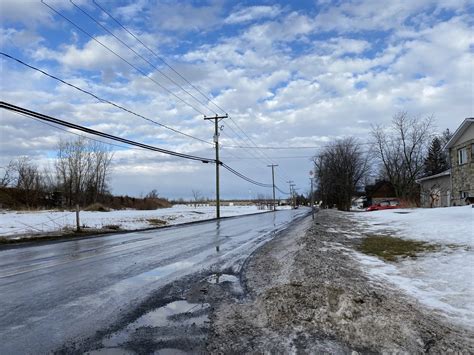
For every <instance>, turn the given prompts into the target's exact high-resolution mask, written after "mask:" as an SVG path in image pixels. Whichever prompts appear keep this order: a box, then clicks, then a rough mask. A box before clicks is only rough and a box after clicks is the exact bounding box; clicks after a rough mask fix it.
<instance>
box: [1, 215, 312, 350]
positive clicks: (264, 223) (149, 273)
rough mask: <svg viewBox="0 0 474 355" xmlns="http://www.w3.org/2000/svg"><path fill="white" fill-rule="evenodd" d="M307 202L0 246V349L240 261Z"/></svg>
mask: <svg viewBox="0 0 474 355" xmlns="http://www.w3.org/2000/svg"><path fill="white" fill-rule="evenodd" d="M308 212H309V210H308V209H299V210H284V211H278V212H277V213H264V214H258V215H252V216H243V217H238V218H230V219H223V220H221V221H209V222H204V223H199V224H192V225H185V226H176V227H172V228H167V229H161V230H154V231H146V232H136V233H127V234H116V235H109V236H103V237H100V238H88V239H82V240H72V241H67V242H60V243H48V244H36V245H31V246H26V247H22V248H16V249H6V250H0V310H1V312H0V339H1V341H0V354H15V353H22V354H25V353H45V352H50V351H53V350H55V349H57V348H58V347H60V346H61V345H63V344H64V343H65V342H66V341H69V340H73V339H76V340H77V339H80V338H85V337H88V336H91V335H93V334H94V333H95V331H96V330H99V329H104V328H105V327H107V326H109V325H111V324H113V323H114V322H115V321H116V320H117V319H118V317H119V316H120V314H121V313H122V312H123V310H125V309H126V310H130V308H131V307H133V306H134V305H136V304H138V303H139V302H140V301H142V300H144V299H146V297H147V296H149V295H150V294H151V292H153V291H156V290H157V289H159V288H160V287H162V286H164V285H166V284H167V283H169V282H170V281H173V280H176V279H178V278H180V277H182V276H185V275H189V274H192V273H194V272H197V271H200V270H203V269H207V268H211V267H212V268H213V269H214V268H215V267H216V265H217V266H218V267H219V268H221V269H222V270H224V269H225V268H229V267H232V268H234V269H236V270H237V269H238V268H240V266H241V265H242V263H243V262H244V260H245V259H246V258H247V257H248V256H249V255H250V253H251V252H253V251H254V250H255V249H256V248H257V247H258V246H260V245H262V244H263V243H265V242H266V241H267V240H269V239H270V238H272V237H273V236H274V234H275V232H276V231H278V230H281V229H284V228H285V227H286V226H288V224H289V223H290V222H291V221H294V220H295V219H297V218H299V217H302V216H303V215H305V214H307V213H308Z"/></svg>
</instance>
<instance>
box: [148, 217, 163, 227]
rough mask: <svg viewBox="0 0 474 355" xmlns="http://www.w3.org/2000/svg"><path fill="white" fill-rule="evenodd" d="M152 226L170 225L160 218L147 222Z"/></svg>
mask: <svg viewBox="0 0 474 355" xmlns="http://www.w3.org/2000/svg"><path fill="white" fill-rule="evenodd" d="M146 221H147V222H148V223H149V224H151V225H152V226H157V227H158V226H166V225H167V224H168V222H167V221H165V220H163V219H159V218H149V219H147V220H146Z"/></svg>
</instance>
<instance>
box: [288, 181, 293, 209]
mask: <svg viewBox="0 0 474 355" xmlns="http://www.w3.org/2000/svg"><path fill="white" fill-rule="evenodd" d="M287 183H288V184H289V185H290V199H291V204H290V206H291V205H292V204H293V188H292V186H293V180H289V181H287Z"/></svg>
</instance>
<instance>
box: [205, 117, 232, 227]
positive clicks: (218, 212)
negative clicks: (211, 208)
mask: <svg viewBox="0 0 474 355" xmlns="http://www.w3.org/2000/svg"><path fill="white" fill-rule="evenodd" d="M227 117H229V116H228V115H227V113H226V114H225V115H224V116H218V115H215V116H214V117H206V116H204V119H205V120H214V144H215V145H216V218H217V219H219V218H221V200H220V196H219V165H220V164H221V162H220V161H219V121H220V120H223V119H224V118H227Z"/></svg>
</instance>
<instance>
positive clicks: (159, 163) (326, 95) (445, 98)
mask: <svg viewBox="0 0 474 355" xmlns="http://www.w3.org/2000/svg"><path fill="white" fill-rule="evenodd" d="M465 4H466V3H465V2H456V1H450V2H443V4H442V5H441V3H438V2H432V1H427V0H422V1H419V2H398V3H397V2H393V3H383V4H382V3H380V2H377V1H357V2H355V1H354V2H341V3H340V5H336V6H333V5H330V4H328V3H325V4H323V5H324V6H323V7H322V10H321V12H320V13H319V14H317V15H314V14H312V13H311V11H308V12H305V13H303V12H301V11H300V12H298V11H291V10H288V9H289V8H290V7H289V6H288V7H287V8H285V10H282V9H281V8H280V7H278V6H256V7H246V8H240V7H239V8H238V10H236V11H234V12H233V13H229V14H224V13H223V11H224V10H223V7H221V6H220V5H218V4H216V3H210V4H209V5H202V6H192V5H190V4H180V5H179V7H180V9H182V11H176V6H174V5H172V4H171V3H158V4H156V6H154V7H153V9H152V11H154V15H156V16H157V17H156V19H155V21H156V22H157V23H160V27H161V30H163V29H164V30H165V31H166V32H170V34H169V36H165V37H163V34H162V31H161V30H156V29H155V30H151V29H148V31H144V30H143V29H142V31H141V32H140V28H142V27H140V25H139V24H138V23H139V21H135V20H133V24H134V26H136V28H137V29H136V31H134V32H140V33H142V35H143V36H145V38H146V41H147V43H149V44H150V45H152V46H153V48H154V49H155V48H158V47H159V46H158V44H157V43H159V42H160V41H161V39H162V38H166V39H167V40H171V38H174V39H175V41H176V43H177V45H176V47H173V49H174V50H175V51H174V52H173V55H169V54H168V55H167V53H166V52H164V53H161V52H160V55H161V54H162V55H163V57H164V58H166V60H167V61H168V62H170V63H172V64H173V65H174V67H175V68H176V69H178V70H179V72H181V73H182V74H183V75H184V76H185V77H186V78H188V79H189V80H191V81H192V82H193V84H194V85H196V86H199V87H200V88H202V90H203V91H204V92H206V93H209V95H212V97H213V100H214V101H215V102H216V103H217V104H218V105H219V106H222V107H223V108H224V109H225V110H226V111H227V112H228V113H229V114H230V115H231V116H232V117H233V119H234V120H235V121H236V122H237V123H238V125H239V126H240V127H241V128H242V129H243V130H244V131H245V132H246V133H247V134H248V135H249V136H250V137H251V138H252V139H253V140H254V141H255V142H257V143H258V144H260V145H304V144H308V143H311V144H313V145H318V144H320V143H323V142H327V141H330V140H331V139H334V138H335V137H344V136H347V135H356V136H358V137H359V138H360V139H361V140H363V141H366V140H367V139H368V131H369V130H370V124H371V123H384V122H388V121H389V120H390V119H391V117H392V116H393V114H395V113H396V112H397V111H399V110H407V111H408V112H409V113H411V114H413V115H420V116H425V115H429V114H432V113H433V114H434V115H435V117H436V119H437V123H438V127H440V129H443V128H445V127H449V128H451V129H454V128H456V125H457V124H458V123H459V122H460V121H461V119H462V118H464V117H466V116H472V115H473V113H474V112H473V102H472V96H473V75H474V74H473V73H474V68H473V62H474V61H473V54H472V48H473V46H474V43H473V39H472V24H471V22H472V21H471V20H470V18H468V17H467V14H466V13H465V12H463V11H462V10H459V8H456V6H459V7H460V8H461V9H462V7H463V6H465ZM134 5H136V6H134ZM141 6H142V4H140V3H137V4H130V5H129V6H128V7H125V8H122V9H121V11H122V12H123V15H124V16H123V17H122V18H123V19H124V21H126V17H125V14H126V13H127V11H128V13H130V14H133V13H134V14H137V13H138V12H137V11H140V8H141ZM441 7H443V8H448V7H449V8H450V9H452V10H453V11H454V12H456V13H458V15H456V16H454V17H452V18H451V19H445V18H443V17H437V15H436V13H437V12H439V11H440V10H439V9H440V8H441ZM263 8H266V9H267V8H268V9H267V10H268V11H263V10H262V9H263ZM148 15H149V13H148V12H147V13H146V14H145V15H144V16H145V17H147V16H148ZM222 15H226V16H222ZM219 18H226V19H227V20H226V21H227V22H228V23H231V22H232V23H233V24H235V25H236V26H240V27H239V30H238V31H236V32H232V34H229V33H227V32H225V30H223V29H225V26H224V27H219V26H220V25H217V23H218V22H219V21H221V22H222V20H219ZM259 19H264V21H257V20H259ZM131 20H132V19H131ZM144 21H148V19H147V18H146V19H143V22H144ZM229 21H230V22H229ZM252 21H256V22H252ZM128 23H130V22H128ZM214 25H216V26H218V27H219V31H220V32H219V33H220V36H219V37H218V38H217V39H215V36H211V37H212V40H209V41H205V39H206V34H205V33H203V32H201V33H199V34H197V33H196V36H199V39H200V41H199V43H201V42H203V43H204V44H201V45H198V44H195V43H189V42H186V43H184V42H179V40H180V39H182V38H188V37H187V36H189V33H187V31H197V30H200V31H209V32H210V31H214V30H215V27H213V26H214ZM332 30H333V31H334V32H331V31H332ZM366 30H367V31H369V32H370V34H371V35H374V36H375V37H376V39H374V36H365V35H364V33H365V32H364V31H366ZM374 30H375V31H374ZM379 30H386V32H384V33H381V32H380V31H379ZM4 33H5V34H6V36H7V37H8V38H12V37H14V36H20V34H21V35H22V36H26V37H28V36H29V35H31V34H32V32H31V31H28V30H25V29H24V28H23V29H20V28H15V27H11V28H10V27H8V29H4ZM374 33H375V34H374ZM32 36H33V37H31V38H32V40H34V39H35V38H37V40H36V42H35V43H36V44H35V47H34V52H33V53H34V57H33V59H37V60H40V59H41V60H48V61H47V62H45V63H48V66H47V68H50V69H52V70H53V71H55V69H56V70H58V66H54V65H53V64H51V61H53V62H57V63H58V64H59V67H60V71H61V76H64V77H65V78H66V79H67V80H69V81H72V82H74V83H76V84H77V85H79V86H81V87H84V88H88V89H89V90H91V91H93V92H96V93H98V94H99V95H100V96H104V97H107V98H110V99H112V101H117V102H119V103H121V104H122V105H123V106H126V107H127V108H130V109H132V110H134V111H137V112H139V113H140V114H143V115H145V116H147V117H150V118H153V119H155V120H157V121H159V122H162V123H164V124H168V125H170V126H172V127H175V128H177V129H180V130H183V131H184V132H186V133H189V134H192V135H195V136H197V137H200V138H203V139H206V140H212V134H213V129H212V126H211V125H209V124H207V123H205V122H204V120H203V119H202V117H201V116H200V115H199V114H197V113H196V112H194V111H193V110H192V109H191V108H189V107H186V105H184V104H182V103H179V102H176V100H175V99H174V98H173V97H172V96H170V95H169V94H168V93H166V92H164V91H163V90H161V89H159V88H158V87H157V86H156V85H155V84H154V83H152V82H151V81H150V80H148V79H146V78H143V77H142V75H140V74H137V73H133V72H132V71H131V69H130V68H129V67H128V66H127V65H126V64H124V63H123V62H122V61H121V60H120V59H118V58H116V57H115V56H113V55H110V53H108V51H106V50H105V49H103V48H101V47H100V45H97V44H96V43H94V42H93V41H89V40H86V42H84V38H83V37H81V38H79V41H77V42H73V43H71V42H68V41H64V42H63V43H62V44H61V45H59V46H56V47H47V43H46V42H44V41H41V37H40V36H39V37H35V36H37V35H35V34H34V33H33V34H32ZM26 37H25V38H26ZM99 38H100V39H101V40H103V41H104V43H107V45H110V46H111V48H113V49H114V50H116V51H117V52H118V53H120V55H123V56H124V57H125V58H127V59H129V60H131V61H133V62H134V63H138V62H139V61H138V60H137V59H136V58H133V56H132V55H131V54H130V53H127V51H125V50H124V49H123V48H121V47H120V46H119V45H118V44H117V43H116V42H115V40H113V39H112V38H110V36H100V37H99ZM156 38H159V39H160V40H157V39H156ZM314 38H316V39H314ZM80 39H82V41H81V40H80ZM7 41H9V39H8V40H7ZM170 43H171V42H170ZM180 46H181V47H180ZM163 48H166V47H163ZM140 50H143V49H140ZM157 50H158V49H157ZM146 55H147V56H148V57H150V54H149V53H146ZM2 63H3V62H2ZM2 65H3V64H2ZM143 65H144V64H143ZM144 67H145V65H144ZM18 68H19V67H18V66H13V65H10V64H8V65H7V64H5V65H4V66H3V68H2V70H3V73H5V75H4V78H5V80H4V81H3V82H2V86H1V88H2V92H4V93H5V95H4V96H5V100H11V101H12V102H15V103H17V104H25V106H27V107H31V108H32V109H38V110H39V111H41V112H45V113H51V114H54V115H58V116H59V117H62V118H68V119H71V120H74V122H78V123H82V124H85V125H87V126H92V127H96V128H98V129H103V130H105V131H107V132H110V133H112V134H117V135H120V136H127V137H133V138H136V139H137V140H140V141H146V142H149V143H150V144H156V145H158V146H162V147H165V148H167V149H174V150H178V151H183V152H189V153H192V154H200V155H203V156H209V157H212V156H213V151H212V147H211V146H207V145H205V144H202V143H199V142H197V141H192V140H189V139H187V138H184V137H182V136H179V135H176V134H175V133H173V132H170V131H167V130H164V129H162V128H160V127H158V126H156V125H152V124H150V123H149V122H146V121H143V120H140V119H138V118H136V117H133V116H130V115H129V114H126V113H124V112H122V111H120V110H117V109H114V108H111V107H110V106H108V105H106V104H103V103H96V102H95V100H93V99H92V98H89V97H87V96H84V95H82V94H81V95H78V93H77V92H76V91H75V90H73V89H71V88H67V87H64V86H62V85H57V84H56V83H51V80H49V79H48V80H46V79H45V78H43V77H42V76H41V75H40V74H34V75H32V74H31V72H23V71H19V69H18ZM83 70H85V71H86V72H87V73H88V74H86V75H84V72H83ZM147 70H149V69H147ZM164 70H166V73H167V74H169V75H172V76H173V78H175V79H176V80H179V82H180V83H181V84H182V85H183V86H184V87H186V89H187V90H190V91H192V92H193V93H195V94H196V95H199V94H198V93H196V92H195V91H194V89H192V88H191V87H190V86H189V85H188V84H187V83H185V82H184V81H182V80H181V79H180V78H179V77H178V76H176V75H175V74H173V72H172V71H171V70H169V68H168V69H166V68H164ZM147 72H148V71H147ZM99 73H102V75H103V78H105V77H107V76H108V78H107V79H108V80H107V81H105V80H100V77H98V76H99ZM108 73H111V75H108ZM150 75H151V77H152V78H153V79H154V80H158V81H159V82H160V83H163V84H165V85H167V86H168V87H169V88H170V89H173V90H174V92H176V93H177V94H178V95H179V96H180V97H182V98H186V100H188V101H190V102H192V101H193V99H192V98H190V97H188V96H187V94H186V93H185V92H184V91H183V90H182V89H181V88H177V87H176V86H175V85H174V84H170V83H169V82H167V81H166V79H164V78H163V77H162V76H161V75H160V74H159V73H156V72H153V73H151V74H150ZM1 120H2V127H3V123H4V122H5V127H8V129H6V130H4V131H3V132H2V134H3V135H5V136H2V141H10V139H12V138H13V137H15V136H17V137H19V138H17V139H20V140H21V141H22V142H23V143H22V144H21V145H18V147H19V148H18V149H17V151H18V153H20V152H21V153H24V152H28V149H31V150H32V152H33V153H34V154H37V155H38V156H40V154H41V151H42V150H43V151H44V150H48V149H53V147H54V142H53V141H54V139H57V138H58V137H59V136H60V135H64V134H65V133H64V134H63V133H56V132H53V131H51V130H48V129H46V128H38V127H40V126H41V125H39V124H36V123H35V126H34V127H35V128H34V129H30V130H28V129H26V128H25V127H27V126H28V125H27V124H24V123H21V124H19V123H18V122H19V120H18V119H16V120H15V119H12V118H11V117H6V116H4V115H3V116H2V117H1ZM222 124H223V125H224V132H223V135H222V136H221V138H222V142H223V143H224V146H225V145H234V144H236V143H238V144H244V145H248V144H250V143H249V142H248V141H247V142H243V141H242V140H241V139H240V138H239V136H242V133H241V132H240V131H239V130H238V129H237V128H236V127H235V126H233V124H232V122H229V121H223V122H222ZM231 128H233V129H234V130H235V131H236V132H237V133H235V132H233V131H232V130H231ZM17 129H18V130H22V131H21V134H18V135H17V133H16V130H17ZM38 136H41V137H44V139H41V140H38ZM229 136H230V137H232V138H233V139H230V138H229ZM46 137H52V138H51V140H48V139H46ZM53 138H54V139H53ZM33 141H37V142H38V143H37V145H36V146H33V145H32V143H30V142H33ZM3 149H5V151H6V152H7V153H6V154H5V156H4V157H5V159H6V158H7V157H10V156H12V154H13V153H14V152H15V146H13V145H11V144H9V145H7V144H3V145H2V151H3ZM224 152H225V154H223V156H226V157H228V156H229V155H231V154H233V155H237V156H241V157H246V158H249V157H252V154H256V155H257V156H258V157H259V158H261V159H262V160H263V161H265V160H267V158H265V157H264V156H263V155H262V154H261V153H258V152H254V153H251V152H249V151H247V150H238V149H229V150H226V149H224ZM311 153H313V151H309V152H306V151H305V153H304V154H311ZM264 155H265V156H269V155H288V154H286V153H285V154H283V153H282V152H281V151H278V152H273V151H265V152H264ZM234 158H235V157H234ZM254 158H256V157H254ZM279 163H280V167H279V169H280V171H281V174H282V175H283V174H286V175H289V174H293V173H295V174H297V176H299V177H296V178H292V179H297V180H298V179H299V180H300V181H301V184H304V183H306V181H307V179H306V175H304V176H303V174H306V172H307V171H308V170H309V169H308V166H309V165H308V164H309V162H307V161H305V160H304V159H303V160H298V161H291V160H288V161H282V162H279ZM265 165H266V164H264V163H263V162H262V161H261V160H258V159H254V160H252V159H247V160H244V161H242V162H239V161H237V160H235V161H233V164H232V166H235V167H236V168H237V169H240V170H242V171H244V172H247V173H248V174H249V175H250V176H252V177H253V178H255V179H257V180H263V181H267V180H268V169H267V168H266V167H265ZM212 170H213V169H212V168H211V167H210V166H205V165H204V164H197V165H196V164H194V163H189V164H188V163H187V162H184V161H182V162H172V161H170V160H167V158H166V159H164V158H163V157H161V156H159V157H158V156H156V155H153V154H151V155H146V156H144V155H142V154H141V153H140V152H136V151H119V152H117V168H116V170H115V172H114V178H113V180H114V181H116V182H115V183H114V184H116V185H114V186H117V190H116V191H117V192H121V193H126V192H128V191H133V192H130V193H137V192H139V191H143V192H146V191H148V190H150V189H151V188H153V187H155V184H157V182H156V181H154V176H157V175H159V176H160V179H159V186H158V189H159V191H160V192H162V194H164V195H166V194H167V191H174V192H173V194H175V196H176V195H177V196H179V191H185V190H189V191H190V190H191V189H192V188H193V187H191V185H192V184H198V185H199V184H202V186H207V185H206V182H208V180H209V178H210V174H212ZM298 174H299V175H298ZM131 179H132V180H133V181H134V184H133V186H130V180H131ZM223 181H224V184H225V186H223V191H227V192H228V193H229V194H230V193H234V192H235V193H239V191H240V193H241V191H246V190H247V189H248V186H247V185H246V184H239V183H238V180H237V179H234V177H232V176H226V178H225V179H223ZM281 183H282V182H281V181H279V184H281ZM127 184H128V185H127ZM135 185H138V186H135ZM193 186H195V185H193ZM199 186H201V185H199ZM206 189H207V187H206ZM189 191H188V192H189ZM186 194H188V193H186ZM186 194H185V193H182V195H186ZM205 194H206V195H209V196H211V195H212V187H209V189H208V190H206V192H205Z"/></svg>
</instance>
